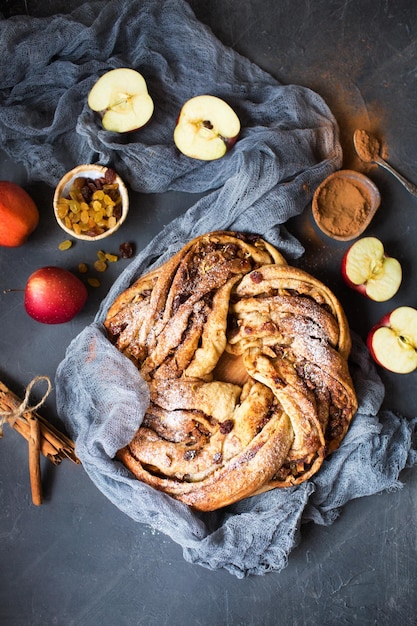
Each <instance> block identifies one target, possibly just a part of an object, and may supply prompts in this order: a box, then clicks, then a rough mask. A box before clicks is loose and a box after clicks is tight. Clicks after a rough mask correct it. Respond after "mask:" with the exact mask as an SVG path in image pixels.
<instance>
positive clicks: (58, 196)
mask: <svg viewBox="0 0 417 626" xmlns="http://www.w3.org/2000/svg"><path fill="white" fill-rule="evenodd" d="M53 205H54V212H55V217H56V219H57V222H58V224H59V225H60V226H61V228H62V229H63V230H65V232H66V233H68V234H69V235H71V236H72V237H75V238H77V239H83V240H85V241H97V240H98V239H104V237H108V236H109V235H112V234H113V233H114V232H116V230H117V229H118V228H120V226H121V225H122V224H123V222H124V221H125V219H126V216H127V213H128V210H129V197H128V193H127V189H126V186H125V184H124V183H123V181H122V179H121V178H120V176H118V174H116V172H115V171H114V170H113V169H111V168H109V167H104V166H102V165H79V166H78V167H76V168H74V169H73V170H71V171H70V172H67V174H65V176H64V177H63V178H62V179H61V180H60V182H59V184H58V186H57V188H56V189H55V193H54V199H53Z"/></svg>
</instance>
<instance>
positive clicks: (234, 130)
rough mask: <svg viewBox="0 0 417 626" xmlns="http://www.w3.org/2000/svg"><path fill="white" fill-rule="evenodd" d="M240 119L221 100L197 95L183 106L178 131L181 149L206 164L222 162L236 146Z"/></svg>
mask: <svg viewBox="0 0 417 626" xmlns="http://www.w3.org/2000/svg"><path fill="white" fill-rule="evenodd" d="M239 133H240V120H239V118H238V116H237V115H236V113H235V112H234V111H233V109H232V108H231V107H230V106H229V105H228V104H227V102H225V101H224V100H222V99H221V98H217V97H216V96H210V95H202V96H195V97H194V98H191V99H190V100H188V101H187V102H186V103H185V104H184V106H183V107H182V109H181V111H180V114H179V117H178V120H177V125H176V127H175V130H174V142H175V145H176V146H177V148H178V150H179V151H180V152H182V153H183V154H185V155H186V156H188V157H191V158H193V159H200V160H203V161H212V160H215V159H220V158H221V157H222V156H224V155H225V154H226V152H227V151H228V150H230V148H231V147H232V146H233V145H234V144H235V143H236V140H237V138H238V135H239Z"/></svg>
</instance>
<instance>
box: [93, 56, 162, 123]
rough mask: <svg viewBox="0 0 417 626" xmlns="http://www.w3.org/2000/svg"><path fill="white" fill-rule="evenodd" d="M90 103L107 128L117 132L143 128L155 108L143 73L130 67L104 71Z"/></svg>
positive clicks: (94, 86) (94, 87)
mask: <svg viewBox="0 0 417 626" xmlns="http://www.w3.org/2000/svg"><path fill="white" fill-rule="evenodd" d="M88 106H89V107H90V109H92V110H93V111H96V112H97V113H100V115H101V123H102V125H103V128H104V129H105V130H110V131H113V132H116V133H127V132H131V131H133V130H137V129H139V128H141V127H142V126H144V125H145V124H146V123H147V122H148V121H149V120H150V118H151V117H152V114H153V111H154V104H153V100H152V98H151V97H150V95H149V93H148V88H147V85H146V81H145V79H144V78H143V76H142V74H140V73H139V72H137V71H136V70H132V69H130V68H127V67H120V68H117V69H115V70H110V71H109V72H106V74H103V76H101V77H100V78H99V79H98V81H97V82H96V83H95V84H94V85H93V87H92V89H91V91H90V93H89V94H88Z"/></svg>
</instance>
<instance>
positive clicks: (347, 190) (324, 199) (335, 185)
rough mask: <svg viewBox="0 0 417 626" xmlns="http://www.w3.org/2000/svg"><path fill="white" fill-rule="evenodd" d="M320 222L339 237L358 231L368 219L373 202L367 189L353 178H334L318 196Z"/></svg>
mask: <svg viewBox="0 0 417 626" xmlns="http://www.w3.org/2000/svg"><path fill="white" fill-rule="evenodd" d="M317 209H318V213H319V221H320V224H321V225H322V226H323V227H324V228H325V229H326V230H328V231H329V232H331V233H333V234H334V235H336V236H338V237H348V236H349V235H353V234H354V233H355V232H357V231H358V230H359V229H360V228H361V226H362V225H363V224H364V222H365V220H366V219H367V217H368V215H369V212H370V209H371V203H370V199H369V197H368V195H367V193H366V191H365V190H364V189H363V188H362V187H360V186H359V185H357V184H355V183H354V182H353V181H352V180H348V179H342V178H334V179H330V180H329V181H328V183H327V184H326V185H324V186H323V187H322V189H321V190H320V193H319V195H318V198H317Z"/></svg>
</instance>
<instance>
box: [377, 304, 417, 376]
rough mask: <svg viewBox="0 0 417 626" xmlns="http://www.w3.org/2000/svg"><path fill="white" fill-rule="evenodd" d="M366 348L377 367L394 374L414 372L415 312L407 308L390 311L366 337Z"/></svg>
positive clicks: (416, 363)
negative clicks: (379, 366)
mask: <svg viewBox="0 0 417 626" xmlns="http://www.w3.org/2000/svg"><path fill="white" fill-rule="evenodd" d="M366 343H367V346H368V349H369V351H370V353H371V355H372V357H373V358H374V359H375V361H376V362H377V363H378V365H381V366H382V367H385V369H387V370H390V371H391V372H396V373H397V374H409V373H410V372H413V371H414V370H415V369H416V368H417V310H416V309H413V308H412V307H410V306H400V307H399V308H398V309H394V310H393V311H391V312H390V313H387V315H384V317H383V318H382V319H381V320H380V321H379V322H378V323H377V324H375V326H374V327H373V328H371V330H370V331H369V333H368V337H367V342H366Z"/></svg>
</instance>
